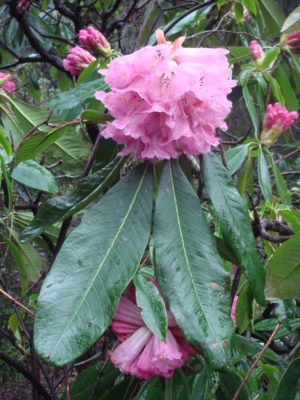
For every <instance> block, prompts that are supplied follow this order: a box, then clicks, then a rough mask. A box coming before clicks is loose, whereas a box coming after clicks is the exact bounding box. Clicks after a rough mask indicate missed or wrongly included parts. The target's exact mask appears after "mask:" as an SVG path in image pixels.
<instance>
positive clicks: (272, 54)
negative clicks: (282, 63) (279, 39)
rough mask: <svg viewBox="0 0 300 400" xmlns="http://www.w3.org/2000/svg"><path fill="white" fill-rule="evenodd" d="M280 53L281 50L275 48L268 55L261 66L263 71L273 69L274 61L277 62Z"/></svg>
mask: <svg viewBox="0 0 300 400" xmlns="http://www.w3.org/2000/svg"><path fill="white" fill-rule="evenodd" d="M278 53H279V48H278V47H275V48H274V49H272V50H270V51H269V52H268V53H267V54H266V55H265V58H264V60H263V62H262V64H261V68H262V69H266V68H269V67H271V66H272V65H273V64H274V61H275V60H276V58H277V56H278Z"/></svg>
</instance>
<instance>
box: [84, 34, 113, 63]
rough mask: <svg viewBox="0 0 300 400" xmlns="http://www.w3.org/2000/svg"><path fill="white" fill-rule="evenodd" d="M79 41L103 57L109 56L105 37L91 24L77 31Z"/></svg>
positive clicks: (108, 46) (109, 51)
mask: <svg viewBox="0 0 300 400" xmlns="http://www.w3.org/2000/svg"><path fill="white" fill-rule="evenodd" d="M79 43H80V44H81V45H82V46H85V47H86V48H87V49H89V50H94V51H96V52H97V53H98V54H100V55H102V56H104V57H110V56H111V47H110V44H109V42H108V41H107V39H106V37H105V36H104V35H103V34H102V33H101V32H99V31H98V30H97V29H94V28H93V27H92V26H89V27H88V28H87V29H81V30H80V31H79Z"/></svg>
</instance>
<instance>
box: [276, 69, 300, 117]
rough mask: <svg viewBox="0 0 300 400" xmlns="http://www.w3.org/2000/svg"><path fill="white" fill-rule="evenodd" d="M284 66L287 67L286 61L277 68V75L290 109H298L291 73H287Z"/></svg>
mask: <svg viewBox="0 0 300 400" xmlns="http://www.w3.org/2000/svg"><path fill="white" fill-rule="evenodd" d="M284 66H286V67H287V65H286V64H285V63H284V62H281V63H280V65H278V67H277V68H276V72H275V77H276V79H277V81H278V83H279V85H280V88H281V91H282V95H283V97H284V100H285V104H286V107H287V109H288V110H289V111H298V100H297V96H296V94H295V91H294V89H293V87H292V85H291V83H290V80H289V75H288V74H287V73H286V71H285V69H284Z"/></svg>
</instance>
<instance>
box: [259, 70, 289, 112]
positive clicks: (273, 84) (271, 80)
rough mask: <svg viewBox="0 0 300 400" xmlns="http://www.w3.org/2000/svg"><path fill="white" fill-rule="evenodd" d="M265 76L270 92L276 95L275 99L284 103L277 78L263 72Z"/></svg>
mask: <svg viewBox="0 0 300 400" xmlns="http://www.w3.org/2000/svg"><path fill="white" fill-rule="evenodd" d="M264 75H265V78H266V79H267V81H268V82H269V83H270V85H271V89H272V93H273V95H274V96H275V97H276V99H277V100H278V101H279V103H280V104H281V105H282V106H284V105H285V100H284V97H283V94H282V93H281V87H280V85H279V83H278V82H277V79H275V78H273V76H272V75H270V74H269V73H265V74H264Z"/></svg>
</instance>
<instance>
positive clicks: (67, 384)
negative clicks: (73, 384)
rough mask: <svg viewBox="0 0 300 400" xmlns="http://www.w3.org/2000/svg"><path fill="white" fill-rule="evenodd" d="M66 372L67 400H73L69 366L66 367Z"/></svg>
mask: <svg viewBox="0 0 300 400" xmlns="http://www.w3.org/2000/svg"><path fill="white" fill-rule="evenodd" d="M64 374H65V381H66V398H67V400H71V393H70V379H69V371H68V367H67V366H65V367H64Z"/></svg>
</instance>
